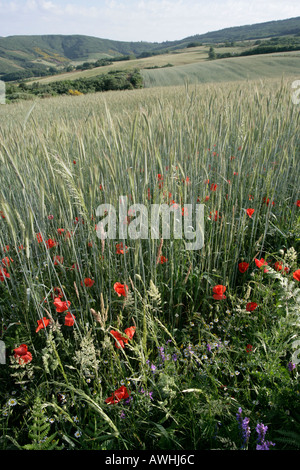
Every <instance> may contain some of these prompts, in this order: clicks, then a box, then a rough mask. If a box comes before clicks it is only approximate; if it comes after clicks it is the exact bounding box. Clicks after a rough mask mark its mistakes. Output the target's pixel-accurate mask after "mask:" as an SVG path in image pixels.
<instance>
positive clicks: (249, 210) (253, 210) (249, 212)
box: [246, 209, 255, 219]
mask: <svg viewBox="0 0 300 470" xmlns="http://www.w3.org/2000/svg"><path fill="white" fill-rule="evenodd" d="M246 212H247V215H249V217H250V219H251V218H252V216H253V214H254V212H255V209H247V210H246Z"/></svg>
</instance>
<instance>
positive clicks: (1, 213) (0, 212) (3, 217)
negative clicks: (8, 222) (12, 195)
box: [0, 211, 5, 219]
mask: <svg viewBox="0 0 300 470" xmlns="http://www.w3.org/2000/svg"><path fill="white" fill-rule="evenodd" d="M0 215H1V217H2V219H5V215H4V212H3V211H0Z"/></svg>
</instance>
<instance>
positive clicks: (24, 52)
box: [0, 17, 300, 81]
mask: <svg viewBox="0 0 300 470" xmlns="http://www.w3.org/2000/svg"><path fill="white" fill-rule="evenodd" d="M283 35H284V36H291V37H297V36H298V37H299V36H300V17H296V18H291V19H287V20H280V21H270V22H266V23H259V24H254V25H245V26H239V27H234V28H226V29H222V30H219V31H214V32H208V33H206V34H202V35H196V36H190V37H187V38H184V39H180V40H177V41H167V42H162V43H158V42H157V43H155V42H154V43H149V42H143V41H140V42H124V41H114V40H110V39H101V38H96V37H90V36H83V35H41V36H9V37H0V78H1V79H4V78H3V77H4V76H5V75H6V74H10V73H16V72H20V74H19V76H18V75H17V76H16V78H14V77H13V78H10V77H8V81H9V80H18V79H23V78H30V77H42V76H49V75H53V74H55V73H58V72H62V71H66V69H67V67H68V65H71V64H72V65H74V64H78V63H82V62H84V61H91V60H97V59H102V58H116V57H120V56H126V55H130V56H134V57H136V58H140V57H147V56H152V55H157V54H162V53H166V52H171V51H174V50H176V49H181V48H186V47H189V46H191V45H195V44H196V45H197V44H199V43H202V44H203V45H205V44H220V43H233V42H236V41H248V40H255V39H262V38H268V37H269V38H270V37H282V36H283Z"/></svg>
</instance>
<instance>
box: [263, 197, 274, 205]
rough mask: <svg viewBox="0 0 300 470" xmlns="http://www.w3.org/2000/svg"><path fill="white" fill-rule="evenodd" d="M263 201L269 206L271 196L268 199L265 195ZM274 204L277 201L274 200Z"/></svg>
mask: <svg viewBox="0 0 300 470" xmlns="http://www.w3.org/2000/svg"><path fill="white" fill-rule="evenodd" d="M263 202H265V203H266V204H267V206H268V205H269V204H270V199H269V198H268V199H267V198H266V197H264V198H263ZM274 205H275V202H274V201H272V206H274Z"/></svg>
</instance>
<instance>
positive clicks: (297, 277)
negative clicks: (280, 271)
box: [293, 269, 300, 281]
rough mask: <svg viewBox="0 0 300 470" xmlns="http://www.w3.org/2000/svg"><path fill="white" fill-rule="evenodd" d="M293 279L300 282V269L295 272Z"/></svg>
mask: <svg viewBox="0 0 300 470" xmlns="http://www.w3.org/2000/svg"><path fill="white" fill-rule="evenodd" d="M293 278H294V279H295V280H296V281H300V269H297V271H295V272H294V273H293Z"/></svg>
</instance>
